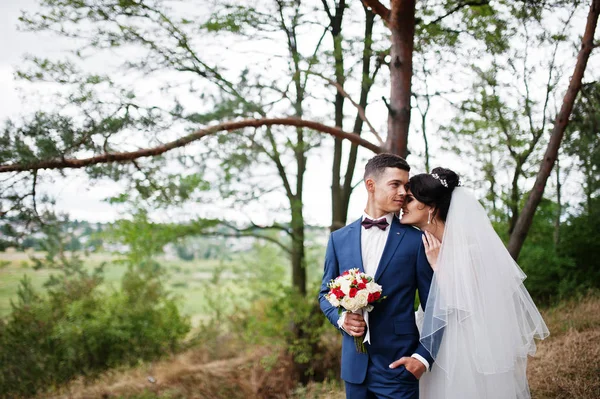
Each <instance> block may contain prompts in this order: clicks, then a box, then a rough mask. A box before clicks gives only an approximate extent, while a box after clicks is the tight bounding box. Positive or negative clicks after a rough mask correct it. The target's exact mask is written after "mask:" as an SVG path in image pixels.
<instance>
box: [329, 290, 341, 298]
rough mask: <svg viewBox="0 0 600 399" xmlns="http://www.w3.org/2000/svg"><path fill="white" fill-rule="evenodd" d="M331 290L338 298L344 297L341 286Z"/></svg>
mask: <svg viewBox="0 0 600 399" xmlns="http://www.w3.org/2000/svg"><path fill="white" fill-rule="evenodd" d="M331 292H332V293H333V295H335V297H336V298H337V299H342V298H343V297H344V291H342V290H341V289H340V288H334V289H332V290H331Z"/></svg>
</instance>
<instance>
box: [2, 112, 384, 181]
mask: <svg viewBox="0 0 600 399" xmlns="http://www.w3.org/2000/svg"><path fill="white" fill-rule="evenodd" d="M274 125H281V126H296V127H306V128H308V129H312V130H314V131H317V132H320V133H324V134H329V135H331V136H333V137H338V138H342V139H346V140H349V141H350V142H352V143H354V144H357V145H360V146H362V147H365V148H367V149H369V150H371V151H373V152H374V153H376V154H378V153H380V152H382V151H383V149H382V148H381V147H380V146H378V145H376V144H373V143H371V142H370V141H367V140H365V139H363V138H361V137H360V136H359V135H357V134H354V133H348V132H344V131H343V130H342V129H340V128H337V127H331V126H327V125H324V124H322V123H319V122H315V121H309V120H304V119H299V118H291V117H288V118H262V119H243V120H240V121H233V122H224V123H220V124H218V125H215V126H211V127H208V128H205V129H199V130H196V131H195V132H193V133H191V134H189V135H187V136H184V137H181V138H179V139H177V140H174V141H170V142H168V143H165V144H162V145H159V146H156V147H151V148H146V149H142V150H138V151H131V152H116V153H106V154H102V155H97V156H94V157H91V158H83V159H77V158H65V159H51V160H41V161H38V162H32V163H23V164H20V163H17V164H7V165H0V173H7V172H22V171H26V170H39V169H67V168H69V169H77V168H84V167H86V166H90V165H96V164H100V163H112V162H131V161H133V160H134V159H138V158H143V157H151V156H157V155H161V154H164V153H166V152H168V151H171V150H173V149H175V148H180V147H184V146H186V145H188V144H190V143H192V142H194V141H197V140H200V139H202V138H203V137H206V136H210V135H213V134H216V133H218V132H222V131H227V132H231V131H234V130H239V129H243V128H247V127H255V128H257V127H261V126H274Z"/></svg>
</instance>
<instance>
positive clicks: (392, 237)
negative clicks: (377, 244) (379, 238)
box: [359, 216, 405, 281]
mask: <svg viewBox="0 0 600 399" xmlns="http://www.w3.org/2000/svg"><path fill="white" fill-rule="evenodd" d="M359 230H360V229H359ZM404 233H405V231H404V229H402V228H401V226H400V222H399V221H398V218H396V217H395V216H394V218H393V219H392V224H391V226H390V232H389V234H388V238H387V241H386V243H385V248H384V249H383V254H382V255H381V260H380V261H379V265H378V266H377V272H376V273H375V281H378V279H379V278H380V277H381V275H382V274H383V272H384V271H385V269H386V268H387V266H388V265H389V263H390V261H391V260H392V257H393V256H394V253H395V252H396V248H398V245H399V244H400V241H402V238H403V237H404ZM359 239H360V237H359ZM359 242H360V241H359Z"/></svg>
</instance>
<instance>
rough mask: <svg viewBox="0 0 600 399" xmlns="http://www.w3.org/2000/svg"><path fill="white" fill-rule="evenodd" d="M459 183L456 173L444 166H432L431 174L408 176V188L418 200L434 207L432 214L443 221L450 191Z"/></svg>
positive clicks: (450, 195) (450, 196)
mask: <svg viewBox="0 0 600 399" xmlns="http://www.w3.org/2000/svg"><path fill="white" fill-rule="evenodd" d="M459 185H460V178H459V177H458V175H457V174H456V173H455V172H454V171H452V170H450V169H446V168H434V169H433V170H432V171H431V174H427V173H421V174H419V175H415V176H413V177H411V178H410V180H409V182H408V188H409V189H410V191H411V194H412V195H413V197H415V199H416V200H417V201H419V202H422V203H424V204H425V205H429V206H432V207H434V208H435V210H434V211H433V214H432V216H433V217H435V216H438V215H439V217H440V219H441V220H442V221H443V222H445V221H446V217H447V216H448V209H449V208H450V200H451V199H452V191H454V188H455V187H456V186H459Z"/></svg>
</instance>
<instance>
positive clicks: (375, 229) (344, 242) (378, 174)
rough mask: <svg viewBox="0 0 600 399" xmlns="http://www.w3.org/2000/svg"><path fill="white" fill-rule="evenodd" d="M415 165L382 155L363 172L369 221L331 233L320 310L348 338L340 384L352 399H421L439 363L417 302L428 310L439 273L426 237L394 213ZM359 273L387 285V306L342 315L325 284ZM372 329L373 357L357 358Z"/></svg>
mask: <svg viewBox="0 0 600 399" xmlns="http://www.w3.org/2000/svg"><path fill="white" fill-rule="evenodd" d="M409 171H410V166H409V165H408V163H406V161H405V160H404V159H403V158H401V157H399V156H396V155H392V154H379V155H377V156H375V157H374V158H372V159H371V160H369V162H368V163H367V165H366V167H365V175H364V182H365V186H366V188H367V191H368V201H367V206H366V208H365V211H364V214H363V216H362V217H361V218H360V219H358V220H357V221H355V222H354V223H351V224H349V225H348V226H346V227H344V228H342V229H340V230H337V231H335V232H333V233H332V234H331V236H330V238H329V244H328V245H327V252H326V255H325V271H324V274H323V283H322V285H321V291H320V293H319V302H320V304H321V310H322V311H323V313H325V315H326V316H327V318H328V319H329V321H330V322H331V323H332V324H333V325H334V326H335V327H337V328H338V329H339V330H340V332H341V333H342V336H343V341H342V379H343V380H344V381H345V384H346V398H348V399H372V398H377V399H383V398H385V399H418V398H419V378H420V377H421V375H423V373H424V372H425V371H426V370H427V369H428V368H429V367H430V365H432V364H433V358H432V356H431V354H430V353H429V352H428V351H427V349H425V347H423V345H422V344H421V343H420V342H419V332H418V329H417V326H416V324H415V313H414V299H415V293H416V291H417V289H418V292H419V299H420V301H421V304H422V306H423V309H425V306H426V303H427V296H428V295H429V287H430V285H431V279H432V277H433V271H432V269H431V267H430V266H429V263H428V262H427V258H426V256H425V250H424V247H423V242H422V239H421V232H419V231H418V230H417V229H415V228H413V227H411V226H405V225H401V224H400V222H399V221H398V218H397V217H396V215H397V214H398V212H399V211H400V209H401V208H402V205H403V202H404V197H405V195H406V190H405V185H406V184H407V183H408V172H409ZM352 268H358V269H360V270H361V271H364V272H365V273H367V274H369V275H371V276H373V277H374V279H375V282H376V283H378V284H380V285H381V286H382V287H383V293H382V296H386V297H387V298H385V299H384V300H383V301H382V302H380V303H377V304H375V308H374V309H373V310H372V311H371V312H370V313H369V314H368V325H367V323H366V322H365V317H363V315H362V314H356V313H347V312H343V313H342V314H341V315H340V314H338V309H337V308H334V307H333V306H332V305H331V304H330V303H329V301H328V300H327V298H326V297H325V296H326V295H327V293H328V292H329V289H328V288H327V284H328V283H329V281H330V280H332V279H335V278H336V277H338V276H339V275H340V274H342V273H343V272H344V271H345V270H348V269H352ZM366 329H368V330H369V335H370V343H366V344H365V346H366V348H367V353H359V352H358V351H357V350H356V346H355V344H354V337H363V336H364V335H365V332H366Z"/></svg>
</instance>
